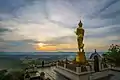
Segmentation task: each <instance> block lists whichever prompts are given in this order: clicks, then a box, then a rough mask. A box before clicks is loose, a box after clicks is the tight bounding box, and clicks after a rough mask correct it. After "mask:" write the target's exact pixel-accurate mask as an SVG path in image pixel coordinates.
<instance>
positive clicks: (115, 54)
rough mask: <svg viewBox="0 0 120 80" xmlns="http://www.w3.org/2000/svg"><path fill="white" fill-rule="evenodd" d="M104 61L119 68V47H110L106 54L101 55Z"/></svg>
mask: <svg viewBox="0 0 120 80" xmlns="http://www.w3.org/2000/svg"><path fill="white" fill-rule="evenodd" d="M103 56H104V57H105V59H106V60H107V61H108V62H109V63H112V64H115V66H120V46H119V45H114V44H112V45H110V47H109V49H108V52H106V53H105V54H103Z"/></svg>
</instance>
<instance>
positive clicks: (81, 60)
mask: <svg viewBox="0 0 120 80" xmlns="http://www.w3.org/2000/svg"><path fill="white" fill-rule="evenodd" d="M82 25H83V24H82V22H81V21H80V22H79V24H78V28H77V29H76V31H75V33H76V35H77V42H78V50H79V51H78V54H77V56H76V62H79V63H84V62H85V61H86V58H85V52H84V44H83V38H84V32H85V31H84V29H83V28H82Z"/></svg>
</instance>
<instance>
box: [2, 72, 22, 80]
mask: <svg viewBox="0 0 120 80" xmlns="http://www.w3.org/2000/svg"><path fill="white" fill-rule="evenodd" d="M0 80H24V72H23V71H11V72H9V73H7V74H5V75H4V76H3V77H2V78H1V79H0Z"/></svg>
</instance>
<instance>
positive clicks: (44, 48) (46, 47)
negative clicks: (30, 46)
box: [35, 43, 56, 51]
mask: <svg viewBox="0 0 120 80" xmlns="http://www.w3.org/2000/svg"><path fill="white" fill-rule="evenodd" d="M35 49H36V50H38V51H54V50H56V46H51V45H48V44H44V43H37V44H36V46H35Z"/></svg>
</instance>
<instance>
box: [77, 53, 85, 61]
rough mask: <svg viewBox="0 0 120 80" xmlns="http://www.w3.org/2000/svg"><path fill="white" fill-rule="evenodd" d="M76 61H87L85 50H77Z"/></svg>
mask: <svg viewBox="0 0 120 80" xmlns="http://www.w3.org/2000/svg"><path fill="white" fill-rule="evenodd" d="M76 62H77V63H85V62H86V58H85V52H77V55H76Z"/></svg>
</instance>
